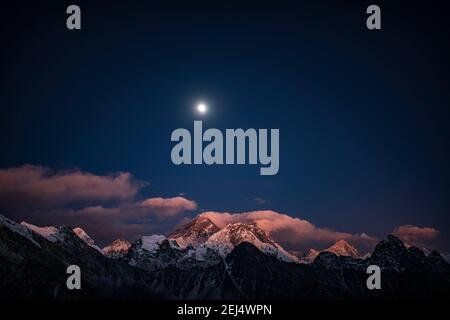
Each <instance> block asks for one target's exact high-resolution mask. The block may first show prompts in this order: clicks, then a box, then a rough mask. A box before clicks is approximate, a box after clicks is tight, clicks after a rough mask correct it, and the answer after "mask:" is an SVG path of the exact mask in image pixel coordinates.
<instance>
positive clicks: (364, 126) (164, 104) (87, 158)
mask: <svg viewBox="0 0 450 320" xmlns="http://www.w3.org/2000/svg"><path fill="white" fill-rule="evenodd" d="M44 2H45V1H44ZM391 2H392V1H389V2H386V3H384V2H379V1H378V2H377V3H378V4H380V6H381V8H382V27H383V29H382V30H381V31H376V32H370V31H368V30H367V29H366V27H365V19H366V14H365V9H366V7H367V6H368V5H369V4H371V3H369V2H367V1H296V2H295V4H294V3H280V2H278V1H277V2H274V3H275V4H268V3H264V4H263V3H257V2H248V3H245V4H232V3H231V2H230V3H220V2H216V1H209V2H207V3H203V2H192V3H189V4H188V3H187V2H185V1H183V2H181V3H175V2H170V1H127V2H123V1H97V2H96V3H93V2H92V1H77V4H79V5H80V6H81V9H82V30H81V31H75V32H73V31H68V30H67V29H66V28H65V19H66V15H65V8H66V7H67V5H69V4H71V3H69V2H67V1H62V2H61V1H60V2H58V3H56V4H50V3H48V4H41V3H39V4H37V3H36V2H28V1H25V2H20V4H17V5H15V6H13V7H10V8H9V9H8V10H6V11H5V12H4V15H3V16H2V18H1V19H2V21H1V25H2V28H1V30H2V31H1V32H2V50H1V57H2V59H1V64H2V66H1V68H2V73H1V100H0V105H1V117H0V147H1V150H2V151H1V153H2V155H1V157H0V168H8V167H12V166H18V165H22V164H26V163H30V164H40V165H44V166H49V167H52V168H57V169H64V168H72V167H78V168H81V169H82V170H85V171H89V172H93V173H96V174H105V173H108V172H115V171H129V172H132V173H133V174H134V175H135V176H136V178H138V179H142V180H145V181H148V182H150V186H149V187H147V188H146V189H145V190H144V193H145V195H143V196H146V195H150V196H174V195H177V194H179V193H186V197H188V198H190V199H194V200H195V201H197V202H198V204H199V206H200V208H202V209H205V210H218V211H229V212H242V211H246V210H254V209H263V208H268V209H273V210H276V211H279V212H285V213H288V214H290V215H292V216H299V217H302V218H305V219H308V220H310V221H311V222H313V223H315V224H317V225H320V226H326V227H331V228H335V229H338V230H345V231H349V232H368V233H371V234H375V235H380V236H382V235H384V234H386V233H387V232H390V231H391V230H392V229H393V228H394V227H396V226H398V225H402V224H413V225H418V226H430V227H435V228H437V229H439V230H440V231H441V241H448V239H449V234H450V226H449V223H448V222H449V218H448V215H449V210H450V201H449V197H448V195H449V181H450V180H449V179H450V170H449V165H448V164H449V142H448V137H449V136H450V134H449V133H450V132H449V131H450V129H449V126H448V121H449V106H450V104H449V102H450V97H449V95H450V91H449V82H450V81H449V80H450V79H449V71H450V70H449V63H448V57H449V56H450V50H449V47H448V30H449V26H448V17H447V15H448V11H446V10H445V9H446V8H445V7H444V2H443V1H442V2H441V1H432V3H426V4H425V3H422V4H420V5H419V4H414V3H413V2H408V5H407V4H406V2H405V3H403V2H402V3H400V1H399V2H397V4H392V3H391ZM433 3H434V5H432V4H433ZM2 11H3V10H2ZM199 100H204V101H206V102H207V103H208V105H209V106H210V112H209V114H208V115H207V116H205V117H204V118H203V121H204V123H203V124H204V127H217V128H220V129H223V130H224V129H225V128H239V127H241V128H279V129H280V171H279V173H278V175H276V176H260V175H259V166H241V167H239V166H212V167H207V166H196V167H194V166H179V167H177V166H175V165H173V164H172V163H171V161H170V150H171V148H172V146H173V143H171V142H170V134H171V132H172V131H173V130H174V129H176V128H178V127H184V128H188V129H190V130H192V126H193V120H194V119H198V118H199V117H198V115H196V114H195V113H194V112H193V111H192V108H193V106H194V104H195V103H196V102H197V101H199ZM256 197H261V198H264V199H266V200H267V203H266V204H264V205H258V204H257V203H255V202H253V201H250V200H249V199H253V198H256Z"/></svg>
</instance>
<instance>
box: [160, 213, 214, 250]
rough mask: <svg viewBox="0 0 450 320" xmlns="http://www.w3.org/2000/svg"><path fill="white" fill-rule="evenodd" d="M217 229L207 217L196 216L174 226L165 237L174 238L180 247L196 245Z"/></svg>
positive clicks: (203, 241) (204, 240)
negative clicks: (176, 226) (180, 224)
mask: <svg viewBox="0 0 450 320" xmlns="http://www.w3.org/2000/svg"><path fill="white" fill-rule="evenodd" d="M219 230H220V228H219V227H218V226H216V225H215V224H214V222H212V221H211V220H210V219H209V218H206V217H201V216H198V217H196V218H195V219H193V220H192V221H190V222H188V223H186V224H184V225H182V226H180V227H178V228H176V229H175V230H174V231H173V232H172V233H170V234H169V235H168V236H167V238H168V239H172V240H175V241H176V242H177V244H178V245H179V246H180V247H182V248H185V247H187V246H193V247H197V246H199V245H201V244H203V243H205V242H206V240H208V238H209V237H210V236H211V235H213V234H214V233H216V232H218V231H219Z"/></svg>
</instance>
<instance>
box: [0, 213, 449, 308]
mask: <svg viewBox="0 0 450 320" xmlns="http://www.w3.org/2000/svg"><path fill="white" fill-rule="evenodd" d="M72 264H76V265H78V266H79V267H80V269H81V271H82V289H81V290H68V289H67V288H66V279H67V276H68V275H67V274H66V268H67V266H68V265H72ZM373 264H376V265H378V266H379V267H380V268H381V270H382V288H381V289H380V290H368V289H367V287H366V280H367V277H368V275H367V273H366V268H367V267H368V266H369V265H373ZM435 297H437V298H448V297H450V265H449V264H448V262H447V261H445V259H444V258H443V257H442V256H441V255H440V254H439V253H438V252H436V251H432V252H430V253H428V252H427V253H426V252H424V251H423V250H421V249H419V248H415V247H413V246H405V244H404V243H403V242H402V241H401V240H400V239H398V238H396V237H394V236H392V235H389V236H388V237H387V239H385V240H382V241H380V242H379V243H378V244H377V245H376V247H375V249H374V250H373V252H372V253H371V254H370V255H366V256H361V255H360V254H359V253H358V251H357V250H356V249H355V248H354V247H353V246H351V245H350V244H349V243H348V242H347V241H345V240H340V241H338V242H337V243H335V244H334V245H332V246H331V247H329V248H328V249H326V250H323V251H311V250H310V252H309V253H308V254H306V255H304V256H299V255H295V254H293V253H291V252H289V251H288V250H285V249H284V248H283V247H282V246H281V245H280V244H278V243H277V242H276V241H274V240H273V239H271V238H270V237H269V236H268V235H267V234H266V233H265V232H264V231H263V230H262V229H260V228H259V227H258V226H257V225H254V224H244V223H235V224H229V225H227V226H225V227H224V228H219V227H218V226H217V225H215V224H214V223H213V222H212V221H211V220H210V219H208V218H205V217H201V216H199V217H197V218H195V219H193V220H192V221H190V222H189V223H187V224H185V225H182V226H180V227H179V228H177V229H176V230H174V231H173V232H172V233H170V234H169V235H167V236H163V235H151V236H143V237H141V238H140V239H138V240H137V241H135V242H134V243H129V242H127V241H126V240H123V239H118V240H116V241H114V242H113V243H112V244H111V245H109V246H106V247H105V248H103V249H100V248H99V247H98V246H97V245H96V244H95V241H94V240H93V239H92V238H91V237H89V235H88V234H87V233H86V232H85V231H84V230H83V229H81V228H71V227H67V226H62V227H58V228H57V227H52V226H50V227H37V226H34V225H32V224H29V223H26V222H22V223H16V222H14V221H12V220H10V219H8V218H6V217H4V216H1V215H0V298H1V299H23V298H27V299H30V298H33V299H34V298H39V299H80V298H81V299H106V298H119V299H374V298H375V299H398V298H402V299H405V298H414V299H417V298H425V299H429V298H435Z"/></svg>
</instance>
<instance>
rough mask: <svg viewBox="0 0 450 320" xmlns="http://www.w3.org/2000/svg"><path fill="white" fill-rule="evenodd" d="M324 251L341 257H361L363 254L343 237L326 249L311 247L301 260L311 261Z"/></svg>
mask: <svg viewBox="0 0 450 320" xmlns="http://www.w3.org/2000/svg"><path fill="white" fill-rule="evenodd" d="M322 252H331V253H334V254H335V255H337V256H340V257H351V258H361V255H360V254H359V252H358V250H357V249H356V248H355V247H354V246H352V245H351V244H350V243H348V242H347V241H345V240H343V239H341V240H339V241H337V242H336V243H335V244H333V245H332V246H331V247H329V248H327V249H325V250H316V249H310V250H309V251H308V253H307V254H306V255H305V256H304V257H303V258H302V259H301V261H302V262H304V263H311V262H313V261H314V259H316V258H317V257H318V256H319V254H320V253H322Z"/></svg>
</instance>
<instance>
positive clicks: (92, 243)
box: [72, 228, 103, 254]
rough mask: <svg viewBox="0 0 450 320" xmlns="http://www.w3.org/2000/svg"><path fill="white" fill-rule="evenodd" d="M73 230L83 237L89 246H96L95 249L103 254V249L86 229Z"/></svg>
mask: <svg viewBox="0 0 450 320" xmlns="http://www.w3.org/2000/svg"><path fill="white" fill-rule="evenodd" d="M72 230H73V232H74V233H75V234H76V235H77V236H78V237H79V238H80V239H81V240H83V241H84V242H85V243H86V244H87V245H88V246H90V247H91V248H94V249H95V250H97V251H98V252H100V253H101V254H103V251H102V249H100V248H99V247H98V246H97V245H96V244H95V241H94V240H93V239H92V238H91V237H90V236H89V235H88V234H87V233H86V231H84V230H83V229H81V228H74V229H72Z"/></svg>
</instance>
